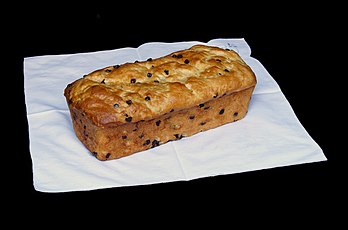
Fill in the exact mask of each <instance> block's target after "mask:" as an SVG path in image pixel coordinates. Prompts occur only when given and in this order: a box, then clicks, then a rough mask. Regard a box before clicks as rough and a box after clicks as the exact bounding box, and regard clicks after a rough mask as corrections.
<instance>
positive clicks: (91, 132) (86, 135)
mask: <svg viewBox="0 0 348 230" xmlns="http://www.w3.org/2000/svg"><path fill="white" fill-rule="evenodd" d="M253 90H254V87H251V88H248V89H245V90H242V91H239V92H235V93H232V94H229V95H224V96H221V97H219V98H215V99H213V100H210V101H208V102H206V103H204V104H199V105H197V106H195V107H192V108H189V109H185V110H180V111H173V112H171V113H167V114H165V115H162V116H161V117H158V118H155V119H152V120H147V121H139V122H135V123H126V124H123V125H120V126H116V127H98V126H95V125H94V124H93V123H92V122H91V121H90V120H89V119H88V117H87V116H84V114H83V113H82V112H81V111H79V110H77V109H75V108H70V112H71V117H72V121H73V127H74V130H75V133H76V135H77V137H78V138H79V140H80V141H81V142H82V143H83V144H84V145H85V146H86V147H87V149H88V150H89V151H90V152H91V153H92V155H94V156H95V157H96V158H97V159H99V160H101V161H105V160H112V159H118V158H122V157H125V156H129V155H132V154H135V153H139V152H142V151H144V150H147V149H151V148H155V147H157V146H159V145H163V144H165V143H168V142H170V141H176V140H180V139H182V138H185V137H189V136H192V135H194V134H197V133H199V132H203V131H207V130H210V129H213V128H217V127H219V126H222V125H224V124H228V123H232V122H235V121H238V120H240V119H242V118H244V117H245V116H246V114H247V112H248V107H249V103H250V100H251V95H252V92H253Z"/></svg>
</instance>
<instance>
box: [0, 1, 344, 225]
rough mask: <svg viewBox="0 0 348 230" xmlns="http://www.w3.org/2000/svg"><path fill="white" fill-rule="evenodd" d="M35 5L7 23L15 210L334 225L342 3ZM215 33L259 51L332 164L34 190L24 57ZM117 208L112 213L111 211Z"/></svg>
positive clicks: (12, 10)
mask: <svg viewBox="0 0 348 230" xmlns="http://www.w3.org/2000/svg"><path fill="white" fill-rule="evenodd" d="M188 4H190V6H188ZM28 5H29V4H28ZM30 6H31V5H30ZM27 7H29V6H27V5H21V7H20V10H19V8H18V7H17V6H11V7H8V8H6V9H4V12H5V11H7V12H9V14H6V17H4V18H3V20H2V22H3V23H4V24H5V25H6V27H7V28H6V29H8V30H6V31H7V32H6V35H4V37H5V41H6V42H5V44H6V45H5V47H4V49H6V48H10V50H11V53H12V54H15V55H14V59H11V60H14V61H13V62H11V63H10V64H11V66H10V68H8V69H10V70H11V71H12V73H11V79H12V80H11V83H10V84H11V85H15V88H14V90H16V93H15V98H11V101H10V104H9V105H8V106H9V108H11V110H10V111H16V112H15V116H14V117H15V119H16V122H15V125H14V124H13V122H9V123H8V124H6V125H9V126H10V127H9V128H8V129H7V130H9V131H8V135H7V138H6V139H9V140H13V137H15V140H16V141H20V143H21V146H19V145H18V144H15V145H12V146H14V147H15V148H14V150H13V151H14V152H11V153H4V154H5V157H4V158H3V163H4V164H7V166H10V169H9V170H6V174H4V177H5V178H6V179H8V181H9V185H8V186H6V189H4V190H6V191H7V192H8V194H9V195H14V196H15V199H11V202H10V203H11V205H10V208H9V210H11V211H13V216H17V215H19V213H21V214H25V213H26V214H28V213H30V212H32V211H31V210H33V208H37V211H35V215H36V216H41V215H43V214H47V213H50V212H53V211H54V210H64V212H65V213H69V215H70V216H71V218H72V219H73V218H74V215H76V214H81V213H83V214H84V215H86V217H87V218H86V219H89V218H91V219H93V218H95V219H98V220H103V219H104V220H105V221H108V220H110V219H112V218H116V219H117V218H121V216H124V215H126V216H129V215H130V216H133V215H134V216H138V215H140V216H143V215H145V214H147V215H148V214H153V215H154V216H153V220H155V219H156V217H157V215H159V214H162V215H164V216H165V215H166V214H167V213H168V212H169V211H173V210H178V211H177V213H176V215H178V216H181V218H180V219H181V220H182V218H184V219H185V218H188V217H190V216H192V215H194V214H195V213H197V212H199V213H200V214H204V216H205V217H206V218H208V217H211V216H212V215H216V214H218V215H219V216H220V215H221V217H224V218H223V219H226V217H227V218H233V215H232V212H233V213H239V214H242V215H250V214H256V216H258V215H259V214H265V212H266V210H268V211H267V213H272V216H270V217H269V218H271V217H272V218H275V216H273V214H276V219H277V220H279V219H283V220H284V221H287V223H288V222H291V220H292V221H294V220H295V219H296V220H306V219H307V220H308V218H307V216H308V215H309V214H313V213H315V216H316V218H315V220H320V221H323V220H325V219H328V217H327V215H328V213H332V212H335V210H337V209H336V205H338V206H340V205H343V203H342V202H343V201H345V199H343V196H342V195H343V194H344V192H343V191H344V190H343V189H344V188H343V185H344V181H343V179H342V177H341V175H342V171H343V168H342V167H338V166H337V162H339V160H338V159H339V156H340V155H343V154H345V153H343V150H342V148H341V147H339V145H338V144H337V143H344V142H343V138H342V135H339V133H338V132H337V130H339V129H342V128H343V126H344V125H345V124H344V123H343V122H339V121H340V118H341V117H343V115H340V114H342V113H340V111H341V108H342V101H341V100H342V99H343V98H344V96H343V92H344V91H343V90H341V89H339V87H341V86H342V84H341V82H342V80H338V79H342V78H341V76H340V75H341V74H339V72H340V71H341V70H339V68H338V66H337V65H338V63H337V59H338V57H337V56H336V54H334V50H339V49H340V47H341V45H340V39H341V36H340V34H339V32H341V31H342V29H341V28H340V27H339V26H338V25H339V20H340V19H341V14H340V13H339V12H340V9H339V7H338V8H336V6H328V5H326V4H316V5H309V6H304V5H302V4H296V3H294V2H291V3H286V2H282V3H281V4H274V3H273V4H269V5H267V4H264V3H263V4H255V3H250V2H246V3H244V4H239V3H238V4H237V3H236V2H228V3H224V2H219V3H214V4H212V3H210V4H202V3H189V2H164V3H162V4H158V3H155V2H144V3H141V4H140V3H139V2H128V3H127V4H126V3H122V4H120V3H119V2H114V3H113V4H110V3H108V4H101V3H100V4H99V3H93V4H91V3H84V4H83V5H76V6H72V5H71V3H70V4H65V5H64V4H60V5H59V4H58V3H46V4H45V5H38V6H37V7H34V8H30V10H27ZM328 14H331V16H328ZM328 17H330V20H328ZM12 21H14V22H13V23H12V24H10V23H9V22H12ZM214 38H244V39H245V40H246V42H247V43H248V44H249V46H250V47H251V50H252V56H253V57H255V58H256V59H258V60H259V61H260V62H261V63H262V64H263V65H264V66H265V68H266V69H267V70H268V72H269V73H270V74H271V75H272V77H273V78H274V79H275V80H276V81H277V83H278V84H279V85H280V87H281V89H282V91H283V93H284V95H285V96H286V97H287V99H288V101H289V102H290V104H291V105H292V107H293V109H294V111H295V113H296V115H297V117H298V118H299V120H300V122H301V123H302V125H303V126H304V127H305V129H306V130H307V131H308V133H309V134H310V135H311V136H312V138H313V139H314V140H315V141H316V142H317V143H318V144H319V145H320V147H321V148H322V149H323V151H324V154H325V155H326V157H327V158H328V161H325V162H318V163H310V164H303V165H294V166H287V167H280V168H274V169H267V170H258V171H253V172H246V173H240V174H233V175H222V176H216V177H210V178H201V179H196V180H192V181H186V182H185V181H180V182H170V183H163V184H154V185H144V186H132V187H121V188H108V189H100V190H94V191H84V192H68V193H42V192H38V191H35V189H34V187H33V175H32V161H31V157H30V152H29V137H28V123H27V119H26V106H25V103H24V97H25V95H24V83H23V58H24V57H30V56H36V55H46V54H70V53H78V52H90V51H99V50H108V49H117V48H122V47H126V46H129V47H138V46H139V45H141V44H143V43H145V42H154V41H158V42H178V41H193V40H194V41H202V42H207V41H209V40H211V39H214ZM342 46H343V45H342ZM334 63H336V64H334ZM13 64H14V66H13ZM13 75H15V76H13ZM12 76H13V77H12ZM7 79H9V78H7ZM333 88H334V89H336V90H335V91H332V89H333ZM337 89H339V90H337ZM13 100H15V103H13ZM6 101H8V100H6ZM11 116H12V118H11V119H14V118H13V114H11ZM11 121H12V120H11ZM17 121H18V122H17ZM334 123H337V124H334ZM14 126H15V128H13V127H14ZM6 127H7V126H6ZM18 130H20V131H18ZM19 147H21V148H19ZM8 157H10V158H11V160H10V161H9V159H8ZM7 162H8V163H7ZM6 181H7V180H6ZM5 198H7V196H6V197H5ZM109 207H111V208H112V210H113V211H112V212H111V213H110V212H109V211H106V209H107V208H109ZM60 208H62V209H60ZM150 210H153V211H150ZM223 210H224V211H223ZM289 210H294V211H293V212H292V215H291V218H290V216H286V215H285V214H284V216H283V213H284V211H289ZM168 215H169V214H168ZM230 215H231V216H230ZM288 218H289V219H288ZM201 220H202V219H201ZM203 220H206V219H205V218H203ZM310 220H311V221H312V220H313V219H310ZM315 220H313V221H314V222H315ZM311 221H310V222H311ZM246 224H248V223H246Z"/></svg>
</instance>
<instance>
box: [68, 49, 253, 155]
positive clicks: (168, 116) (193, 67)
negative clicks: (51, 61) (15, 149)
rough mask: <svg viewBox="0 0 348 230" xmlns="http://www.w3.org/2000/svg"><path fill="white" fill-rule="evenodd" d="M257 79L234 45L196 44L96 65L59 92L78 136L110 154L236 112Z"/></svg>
mask: <svg viewBox="0 0 348 230" xmlns="http://www.w3.org/2000/svg"><path fill="white" fill-rule="evenodd" d="M255 85H256V77H255V75H254V73H253V71H252V70H251V69H250V67H249V66H248V65H247V64H246V63H245V62H244V61H243V60H242V59H241V57H240V56H239V55H238V54H237V53H236V52H234V51H232V50H224V49H221V48H218V47H212V46H205V45H195V46H192V47H191V48H189V49H186V50H181V51H177V52H174V53H171V54H169V55H167V56H164V57H162V58H157V59H150V60H146V61H142V62H135V63H125V64H122V65H116V66H109V67H106V68H103V69H99V70H96V71H94V72H92V73H90V74H88V75H85V76H84V77H83V78H81V79H78V80H76V81H75V82H73V83H71V84H69V85H68V86H67V87H66V88H65V91H64V95H65V97H66V100H67V103H68V106H69V110H70V114H71V118H72V122H73V127H74V130H75V133H76V135H77V137H78V138H79V140H80V141H81V142H82V143H83V144H84V145H85V146H86V147H87V149H89V150H90V152H91V153H93V155H94V156H95V157H97V158H98V159H99V160H111V159H117V158H120V157H124V156H128V155H131V154H133V153H136V152H140V151H143V150H146V149H149V148H153V147H156V146H158V145H161V144H163V143H166V142H168V141H172V140H179V139H181V138H183V137H188V136H192V135H194V134H196V133H198V132H201V131H205V130H208V129H212V128H215V127H218V126H221V125H223V124H227V123H230V122H234V121H237V120H239V119H242V118H243V117H244V116H245V115H246V113H247V111H248V105H249V102H250V98H251V95H252V93H253V90H254V87H255Z"/></svg>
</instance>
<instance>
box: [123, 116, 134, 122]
mask: <svg viewBox="0 0 348 230" xmlns="http://www.w3.org/2000/svg"><path fill="white" fill-rule="evenodd" d="M132 119H133V118H132V117H126V119H125V120H126V121H127V122H131V121H132Z"/></svg>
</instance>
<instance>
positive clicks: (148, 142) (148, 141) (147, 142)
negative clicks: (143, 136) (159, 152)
mask: <svg viewBox="0 0 348 230" xmlns="http://www.w3.org/2000/svg"><path fill="white" fill-rule="evenodd" d="M150 143H151V141H150V140H146V141H145V142H144V144H143V145H144V146H145V145H149V144H150Z"/></svg>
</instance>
